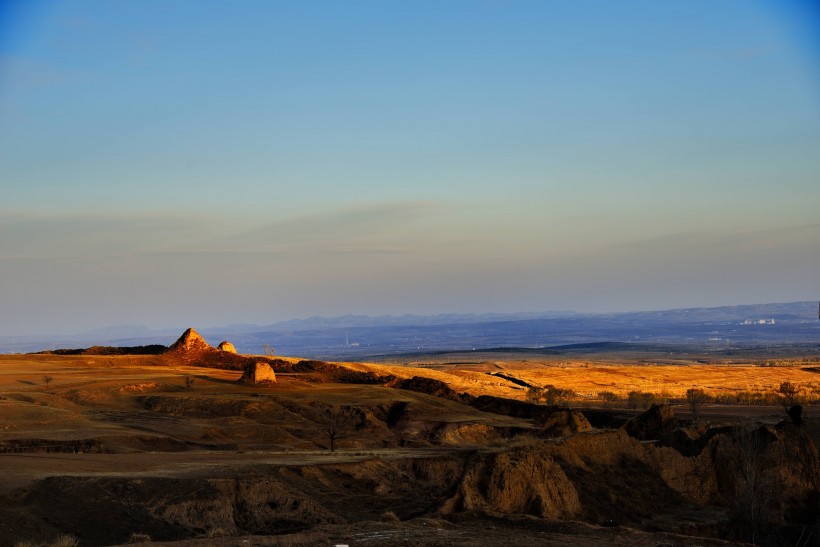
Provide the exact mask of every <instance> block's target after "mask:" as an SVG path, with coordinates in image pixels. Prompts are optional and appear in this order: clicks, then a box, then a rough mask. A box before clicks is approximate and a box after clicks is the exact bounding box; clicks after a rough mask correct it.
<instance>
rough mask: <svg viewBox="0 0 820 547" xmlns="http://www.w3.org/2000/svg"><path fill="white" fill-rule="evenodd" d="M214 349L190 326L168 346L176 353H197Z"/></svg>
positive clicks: (170, 350)
mask: <svg viewBox="0 0 820 547" xmlns="http://www.w3.org/2000/svg"><path fill="white" fill-rule="evenodd" d="M209 349H213V348H212V347H211V346H210V344H208V342H206V341H205V339H204V338H202V336H200V335H199V333H198V332H197V331H195V330H194V329H192V328H189V329H188V330H186V331H185V332H183V333H182V336H180V337H179V338H178V339H177V341H176V342H174V343H173V344H171V347H170V348H168V351H169V352H174V353H196V352H203V351H207V350H209Z"/></svg>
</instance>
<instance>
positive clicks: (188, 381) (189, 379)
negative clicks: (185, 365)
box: [182, 375, 196, 391]
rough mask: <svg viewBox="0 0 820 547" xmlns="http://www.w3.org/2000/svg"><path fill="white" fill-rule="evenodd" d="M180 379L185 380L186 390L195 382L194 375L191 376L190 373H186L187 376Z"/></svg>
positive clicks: (189, 389)
mask: <svg viewBox="0 0 820 547" xmlns="http://www.w3.org/2000/svg"><path fill="white" fill-rule="evenodd" d="M182 379H183V381H184V382H185V389H187V390H188V391H191V388H192V387H194V382H196V377H195V376H191V375H187V376H185V377H183V378H182Z"/></svg>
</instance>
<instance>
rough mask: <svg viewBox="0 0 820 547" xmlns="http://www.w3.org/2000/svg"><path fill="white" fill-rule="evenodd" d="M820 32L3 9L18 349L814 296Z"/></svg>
mask: <svg viewBox="0 0 820 547" xmlns="http://www.w3.org/2000/svg"><path fill="white" fill-rule="evenodd" d="M818 150H820V8H818V7H817V6H816V5H815V3H813V2H808V1H805V2H793V3H788V5H784V4H783V3H780V2H775V1H759V2H747V1H744V2H740V1H727V2H721V3H714V2H705V1H700V2H687V3H680V4H660V3H654V2H648V1H643V2H639V1H634V2H622V3H617V4H613V3H609V2H603V1H595V2H588V3H574V2H566V3H557V2H556V3H545V2H526V1H522V2H512V3H507V2H495V1H481V2H479V1H476V2H466V1H455V2H448V3H437V2H413V3H381V2H349V3H334V2H292V3H288V2H276V3H274V2H247V3H241V4H238V5H237V4H230V5H229V4H228V3H219V2H192V1H180V2H174V3H168V2H151V1H145V2H135V1H125V2H117V3H110V2H102V1H91V0H89V1H67V0H63V1H56V2H50V3H31V2H9V3H4V4H2V6H0V190H2V198H1V199H0V279H2V283H0V309H2V310H3V313H2V314H0V335H23V334H31V333H34V332H55V333H61V334H62V333H68V332H85V331H88V330H91V329H95V328H100V327H104V326H113V325H123V324H142V325H146V326H149V327H151V328H167V326H170V325H194V326H198V325H203V326H206V327H207V326H208V325H227V324H231V323H257V324H271V323H276V322H279V321H285V320H289V319H293V318H299V317H311V316H324V317H333V316H341V315H345V314H364V315H403V314H418V315H435V314H439V313H478V314H481V313H516V312H541V311H550V310H573V311H576V312H594V313H606V312H615V311H632V310H663V309H674V308H690V307H717V306H723V305H743V304H753V303H759V302H794V301H808V300H815V299H816V298H820V297H818V289H820V287H818V283H817V281H818V274H819V273H820V218H818V214H817V209H818V205H820V154H818V153H817V151H818Z"/></svg>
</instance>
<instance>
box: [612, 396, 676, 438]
mask: <svg viewBox="0 0 820 547" xmlns="http://www.w3.org/2000/svg"><path fill="white" fill-rule="evenodd" d="M677 426H678V419H677V418H676V417H675V412H674V411H673V410H672V407H671V406H669V405H652V406H651V407H650V408H649V409H648V410H647V411H646V412H644V413H643V414H640V415H638V416H636V417H634V418H632V419H631V420H629V421H628V422H627V423H626V424H625V425H624V430H625V431H626V432H627V433H628V434H629V436H630V437H633V438H635V439H638V440H639V441H651V440H661V439H664V438H667V437H670V436H671V435H672V434H673V432H674V431H675V429H676V428H677Z"/></svg>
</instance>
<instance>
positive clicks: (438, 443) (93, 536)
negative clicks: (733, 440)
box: [0, 355, 820, 545]
mask: <svg viewBox="0 0 820 547" xmlns="http://www.w3.org/2000/svg"><path fill="white" fill-rule="evenodd" d="M492 357H493V359H492V360H483V359H480V358H479V359H475V360H473V361H470V362H464V363H433V364H424V365H425V366H419V367H403V366H389V365H380V364H362V363H349V364H344V365H343V366H337V365H332V364H326V365H311V366H313V367H314V368H310V367H309V366H308V365H305V366H302V367H301V368H299V367H296V368H293V367H290V368H288V367H286V368H287V371H283V370H280V371H277V382H276V383H275V384H273V385H270V386H264V387H263V386H251V385H246V384H241V383H238V382H237V380H238V379H239V378H240V376H241V371H237V370H220V369H211V368H202V367H199V366H192V365H191V364H183V363H182V362H177V363H174V362H169V361H168V360H167V359H165V360H164V359H162V358H161V357H160V356H149V355H145V356H129V355H112V356H83V355H13V356H0V544H4V545H5V544H10V545H14V543H15V542H19V541H23V540H32V541H35V542H47V541H48V540H49V539H50V538H53V537H56V535H58V534H59V533H72V534H74V535H75V536H77V537H78V538H79V539H80V541H81V545H112V544H117V543H123V542H125V541H127V540H128V539H129V535H128V534H134V533H142V532H145V534H146V535H150V536H151V537H153V538H154V539H155V540H159V539H173V540H175V543H173V544H175V545H200V544H209V545H333V544H335V543H348V544H350V545H519V544H541V545H559V544H562V545H563V544H575V545H601V544H608V545H664V544H668V545H718V544H723V543H722V542H721V541H720V540H719V539H717V538H718V537H720V535H721V533H722V532H719V529H721V526H723V524H721V522H722V520H721V519H725V518H726V512H725V508H721V507H720V503H718V505H717V506H715V508H711V506H710V505H709V503H712V502H713V501H714V502H715V503H717V502H719V498H720V495H719V493H717V491H716V494H715V496H716V497H715V498H714V500H713V501H708V500H707V501H704V503H705V504H706V505H703V506H702V507H700V508H697V510H695V509H694V506H692V509H687V507H690V505H691V503H692V501H691V500H692V499H694V498H693V497H692V496H693V494H692V495H690V493H688V492H689V490H687V489H688V488H690V486H688V485H686V484H684V483H683V482H680V483H679V482H675V481H677V480H678V479H674V478H670V476H671V475H669V473H670V472H667V471H664V470H663V469H664V466H668V465H672V466H673V467H674V466H678V467H680V469H684V468H687V469H688V467H686V466H690V467H691V466H695V465H701V464H700V463H697V464H696V463H693V462H694V460H692V461H691V462H690V461H688V460H686V458H683V459H681V457H680V456H674V455H671V453H668V452H663V450H669V449H654V448H652V447H643V445H638V444H636V443H635V441H631V440H629V439H628V438H627V437H625V436H623V435H620V434H618V435H616V436H614V437H611V440H610V441H607V443H605V445H602V446H607V447H609V446H617V447H620V448H617V449H616V448H613V449H612V450H620V451H621V452H619V454H622V455H621V456H617V457H616V456H614V455H608V456H606V458H608V459H606V458H605V459H604V460H601V462H599V463H594V461H595V458H597V457H603V456H602V455H601V454H603V453H604V452H606V451H607V450H609V448H606V449H605V450H604V452H601V449H600V448H591V447H592V444H589V443H590V442H592V441H589V442H587V441H584V442H580V443H575V444H574V445H572V446H573V448H572V449H571V450H570V448H563V446H564V445H563V444H561V443H563V442H564V441H563V440H562V439H563V438H565V437H561V436H562V435H563V436H566V435H570V434H572V433H573V431H575V430H573V429H572V428H576V427H579V426H578V425H577V424H576V422H573V421H572V420H570V421H568V422H566V423H565V425H564V426H562V427H564V429H562V430H560V431H561V432H559V433H554V431H557V430H554V429H553V430H551V431H552V432H551V433H549V434H547V433H546V432H545V431H546V430H545V429H544V427H545V426H544V422H543V420H541V421H539V418H538V416H536V414H532V408H530V407H521V408H518V407H510V408H507V407H506V406H503V405H502V406H503V408H504V409H503V410H499V411H482V410H479V409H478V408H476V407H475V405H472V406H471V405H470V404H466V403H465V402H464V401H462V400H459V398H458V396H455V395H452V394H450V393H449V392H448V393H444V394H442V393H438V392H436V393H433V392H432V391H429V390H428V392H425V391H424V390H409V389H397V387H400V386H401V385H403V384H401V382H402V381H404V380H409V379H412V378H414V377H424V378H428V379H430V380H434V381H439V382H441V383H442V385H445V386H447V387H449V388H450V389H451V390H452V393H455V394H459V393H466V394H469V395H471V396H473V397H480V396H485V397H486V396H490V397H492V398H499V397H500V398H506V399H514V400H518V401H524V400H525V398H526V384H529V385H537V386H543V385H547V384H550V385H554V386H556V387H561V388H567V389H572V390H573V391H575V392H576V393H577V394H578V395H579V399H578V401H575V402H573V406H574V407H575V408H584V407H585V405H587V406H588V405H592V406H594V402H590V403H588V404H587V403H586V402H585V401H584V398H585V397H586V398H588V399H589V400H590V401H592V400H593V399H594V396H595V395H596V394H597V393H598V392H600V391H604V390H606V391H612V392H614V393H616V394H619V395H625V394H626V393H628V392H629V391H633V390H641V391H654V392H658V393H665V394H666V395H667V396H669V397H677V396H681V395H682V394H684V393H685V391H686V389H689V388H690V387H701V388H703V389H705V390H708V391H709V392H710V393H723V392H727V391H732V390H752V391H753V390H760V391H763V390H772V389H773V388H774V387H776V386H777V385H779V384H780V383H781V382H783V381H790V382H794V383H797V384H800V385H802V386H805V389H806V390H814V389H815V385H820V377H818V375H817V373H816V372H814V371H812V370H809V367H800V366H789V367H761V366H756V365H753V364H745V365H744V364H739V363H733V364H730V365H715V364H708V365H704V364H692V363H684V364H669V363H664V364H656V365H651V364H646V363H640V364H636V363H617V362H614V361H607V362H600V361H588V360H578V361H572V362H567V361H560V362H557V361H556V360H554V359H544V360H526V361H525V360H521V359H502V357H503V356H501V355H494V356H492ZM299 361H300V360H299V359H288V358H283V362H284V363H287V364H290V365H295V364H297V363H299ZM297 369H299V371H296V370H297ZM499 372H501V373H502V374H503V375H502V376H499V375H497V374H496V373H499ZM186 377H188V378H189V379H193V383H192V384H191V385H190V386H189V387H186V381H185V378H186ZM189 381H190V380H189ZM522 382H523V383H524V384H525V385H522ZM425 385H426V384H425ZM430 385H432V386H433V387H435V386H436V385H437V384H430ZM390 386H393V387H390ZM433 387H430V388H429V389H430V390H432V389H433ZM425 389H427V388H425ZM339 406H351V407H355V409H357V411H358V412H359V414H358V417H359V419H358V422H357V424H356V426H355V427H354V428H352V429H351V430H349V431H346V432H344V433H345V434H344V435H341V436H340V438H339V439H338V440H337V446H338V448H339V449H338V450H337V451H336V452H333V453H331V452H330V451H328V450H327V447H328V446H329V443H328V438H327V434H326V432H325V431H324V430H323V428H322V426H321V424H320V423H318V422H317V421H316V415H315V414H312V412H313V410H314V409H315V408H318V407H339ZM496 406H498V405H496ZM487 408H490V407H487ZM492 408H496V407H495V406H493V407H492ZM499 408H502V407H499ZM522 409H523V410H522ZM676 410H677V411H678V414H679V416H680V417H681V418H684V419H685V418H687V417H688V414H687V412H688V410H687V409H686V407H685V406H683V405H680V406H679V407H677V409H676ZM524 411H527V412H529V414H527V413H526V412H524ZM522 412H523V413H522ZM618 413H620V414H622V415H625V416H626V417H627V418H628V417H629V416H630V415H634V414H636V411H629V410H627V409H620V410H618V411H617V412H616V414H618ZM566 416H569V414H566ZM701 416H702V420H705V421H709V420H711V421H715V422H718V421H726V420H729V421H732V420H734V421H748V420H749V419H752V420H759V421H763V422H768V423H770V424H774V423H776V422H778V421H779V420H781V419H782V417H783V411H782V409H781V408H778V407H744V406H726V405H710V406H707V407H705V408H704V409H703V410H702V414H701ZM562 419H569V418H562ZM562 423H564V422H562ZM567 428H569V429H567ZM582 430H583V427H581V429H578V430H577V431H578V432H582ZM555 435H559V437H554V436H555ZM612 435H615V434H614V433H612ZM619 435H620V436H619ZM548 437H549V438H553V437H554V438H555V442H557V443H559V444H554V443H553V444H539V443H550V442H553V441H550V440H549V438H548ZM607 438H608V439H609V438H610V437H607ZM528 439H529V440H528ZM538 439H547V440H543V441H542V440H538ZM596 442H597V441H596ZM533 443H535V444H533ZM585 443H586V444H585ZM630 443H631V444H630ZM567 446H570V445H567ZM539 447H541V448H539ZM547 448H548V449H549V450H547ZM545 450H547V452H545ZM567 450H570V452H571V451H576V452H577V454H578V455H569V454H570V453H569V452H567ZM596 450H597V451H598V453H596V452H595V451H596ZM653 450H656V451H657V453H656V452H653ZM549 451H557V452H555V454H554V455H552V456H540V455H539V454H547V453H548V452H549ZM585 451H592V452H591V453H590V454H597V455H596V456H594V457H593V456H590V455H581V454H587V452H585ZM512 454H517V455H515V456H513V455H512ZM572 454H576V453H575V452H572ZM544 457H546V458H548V461H553V462H561V469H562V470H560V469H558V468H556V467H555V465H556V464H555V463H548V461H546V460H545V461H542V459H543V458H544ZM549 458H552V459H549ZM578 458H580V459H578ZM590 458H592V459H590ZM618 458H620V459H618ZM624 458H627V459H633V460H634V461H635V462H636V463H635V464H634V465H640V466H644V467H645V466H646V465H650V467H651V466H656V467H657V466H660V467H657V469H656V470H655V471H652V472H651V473H650V474H649V475H646V477H647V479H646V480H647V481H653V480H658V481H661V482H663V481H666V483H664V486H663V487H662V489H661V490H657V491H655V490H646V488H650V486H646V485H634V487H635V488H636V492H635V495H634V496H632V497H627V498H624V499H628V500H630V501H623V500H622V501H617V500H618V499H620V497H619V496H620V495H614V494H609V496H610V497H611V499H612V501H611V502H607V503H611V504H615V505H612V506H611V508H609V507H610V506H609V505H607V504H606V503H605V504H604V505H601V506H600V507H598V505H597V504H598V502H595V504H593V505H594V506H595V507H597V508H596V509H594V510H593V509H591V508H590V507H592V506H591V505H588V504H587V502H585V501H584V500H585V499H587V497H585V496H593V495H595V496H598V495H600V493H598V494H593V492H597V490H596V489H597V488H598V486H595V484H596V483H595V480H597V479H593V477H595V476H597V475H596V473H598V472H599V471H600V472H604V473H606V474H607V475H608V476H609V478H608V479H606V480H609V481H612V480H619V481H620V480H623V481H626V482H624V483H623V484H627V483H629V481H630V479H629V474H628V473H626V472H625V473H626V474H624V475H623V477H622V479H621V478H617V477H620V476H621V471H614V470H616V469H621V468H622V467H623V463H618V462H623V461H625V460H624ZM670 458H672V459H671V460H670ZM675 458H677V459H675ZM701 459H702V458H701ZM672 460H674V462H677V463H674V464H670V463H668V462H670V461H672ZM639 461H640V462H642V463H640V464H638V463H637V462H639ZM504 462H507V463H504ZM524 462H529V463H526V464H525V463H524ZM585 462H586V463H585ZM646 462H655V463H646ZM663 462H666V463H663ZM707 463H708V462H707ZM499 465H503V466H506V467H501V468H499V467H498V466H499ZM703 465H706V463H704V464H703ZM709 465H711V464H709ZM527 466H532V467H527ZM612 466H616V467H612ZM681 466H682V467H681ZM496 468H498V469H499V470H498V471H493V472H494V473H495V472H497V473H501V474H500V475H499V478H498V480H499V481H501V482H500V483H498V484H495V483H493V482H492V481H493V480H495V479H486V480H485V479H481V478H476V481H477V482H475V484H473V483H472V482H470V481H471V480H472V479H470V476H472V475H471V473H478V472H479V471H478V470H480V469H486V472H487V473H489V472H490V470H491V469H496ZM502 469H503V470H502ZM596 469H597V470H598V471H595V470H596ZM653 469H654V468H653ZM676 469H677V467H676ZM468 470H470V471H469V472H468ZM680 472H683V471H680ZM516 473H520V474H522V475H521V478H520V479H519V478H514V477H518V475H516ZM540 473H546V475H544V476H548V477H551V476H553V475H554V474H556V473H557V474H558V475H556V476H562V477H563V476H564V475H566V476H565V478H564V479H561V480H566V481H569V482H567V483H566V484H567V486H566V488H574V489H576V490H577V491H578V494H577V495H578V496H579V497H578V498H577V499H578V500H580V501H573V500H574V499H575V498H573V499H563V500H562V501H560V503H558V502H555V501H554V500H553V501H549V500H550V496H554V495H557V494H555V493H552V494H550V493H547V492H541V491H540V490H538V491H531V489H532V485H531V484H528V483H531V482H532V481H533V480H536V477H538V476H541V475H539V474H540ZM676 473H678V471H676ZM687 473H688V471H687ZM667 475H669V476H667ZM527 477H528V478H527ZM539 480H540V479H539ZM550 480H552V479H550ZM556 480H557V479H556ZM687 480H689V479H687ZM699 480H700V479H699ZM703 480H706V479H703ZM709 480H711V479H709ZM486 481H490V482H486ZM516 481H518V482H516ZM590 481H591V482H590ZM670 481H671V482H670ZM667 483H668V484H667ZM494 484H495V486H493V485H494ZM570 484H572V485H574V486H571V485H570ZM647 484H648V483H647ZM659 484H660V483H659ZM704 484H706V483H704ZM709 484H712V483H709ZM264 485H267V486H264ZM465 485H467V486H465ZM469 485H473V486H469ZM510 485H517V486H514V488H517V489H518V490H514V491H513V490H510V488H513V486H510ZM669 485H671V487H670V486H669ZM712 487H713V486H710V488H712ZM471 488H475V489H476V490H471ZM499 488H500V489H501V490H498V491H497V489H499ZM539 488H540V487H539ZM619 488H620V487H619ZM641 488H644V490H641ZM652 488H655V487H654V486H652ZM658 488H660V486H658ZM670 488H671V489H670ZM715 488H716V487H715ZM505 489H506V490H505ZM584 489H588V490H589V493H585V492H586V490H584ZM573 491H574V490H573ZM230 492H233V493H230ZM239 492H243V494H240V493H239ZM640 492H644V494H641V493H640ZM658 492H661V493H658ZM563 495H564V494H561V496H563ZM613 496H614V497H613ZM658 496H660V497H658ZM643 497H645V498H646V500H644V499H643ZM448 499H450V500H451V501H449V502H447V503H445V501H446V500H448ZM589 499H592V498H589ZM704 499H705V498H704ZM106 500H107V501H106ZM539 500H540V501H539ZM83 503H87V507H86V508H83V507H81V506H82V504H83ZM556 503H558V504H557V505H555V504H556ZM624 503H628V504H632V506H634V508H635V510H634V511H632V512H630V511H626V512H625V513H624V514H623V521H622V522H614V521H613V522H610V521H611V520H612V518H611V516H615V515H618V514H619V510H618V509H617V508H616V506H620V507H621V509H623V507H622V506H623V504H624ZM448 504H449V505H448ZM585 504H587V505H586V506H585ZM454 507H455V508H458V509H452V508H454ZM657 507H666V508H667V509H668V511H669V513H668V515H667V516H666V517H663V518H661V517H660V516H658V515H654V516H653V515H651V513H652V511H653V510H655V509H656V508H657ZM92 511H93V512H95V514H99V517H90V516H88V515H87V514H86V513H90V512H92ZM454 511H455V512H454ZM562 511H563V513H562ZM387 512H390V513H392V516H390V518H386V517H384V514H386V513H387ZM621 512H622V511H621ZM559 514H564V515H567V516H568V517H566V518H564V517H562V518H560V519H558V520H560V521H561V522H557V521H556V516H557V515H559ZM459 515H460V516H459ZM550 515H552V516H550ZM569 515H574V516H572V517H569ZM608 515H611V516H608ZM669 515H678V517H673V516H669ZM681 515H688V516H685V517H684V516H681ZM445 516H446V518H445ZM676 518H677V519H678V521H677V522H672V521H674V520H675V519H676ZM106 519H109V520H110V521H111V522H112V523H114V522H115V523H116V525H114V524H111V525H106V524H105V522H108V521H107V520H106ZM198 519H199V520H198ZM394 519H395V520H394ZM681 519H682V520H681ZM580 520H584V521H586V522H580ZM616 520H617V519H616ZM650 522H652V523H653V524H651V525H649V524H648V523H650ZM687 522H688V524H687ZM670 523H671V524H670ZM642 526H643V527H644V529H642V530H640V529H637V528H641V527H642ZM106 527H107V529H106ZM92 528H93V529H92ZM149 531H150V534H149V533H148V532H149ZM681 531H683V532H685V533H686V534H688V535H686V536H681V535H679V534H678V532H681ZM675 534H677V535H675ZM692 534H694V536H695V537H693V536H692ZM702 534H706V535H711V536H713V537H712V539H704V538H702V537H697V536H700V535H702ZM223 536H224V537H223ZM197 538H200V539H197ZM736 539H737V538H736Z"/></svg>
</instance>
